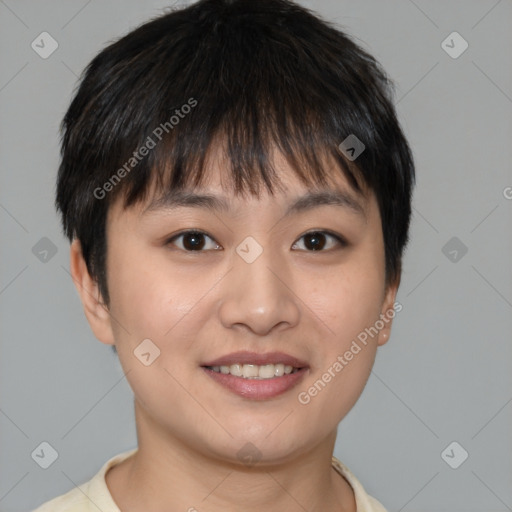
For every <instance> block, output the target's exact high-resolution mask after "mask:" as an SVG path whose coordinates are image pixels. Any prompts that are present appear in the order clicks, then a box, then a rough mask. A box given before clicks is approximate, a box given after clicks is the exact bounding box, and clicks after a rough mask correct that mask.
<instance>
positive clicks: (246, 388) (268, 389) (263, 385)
mask: <svg viewBox="0 0 512 512" xmlns="http://www.w3.org/2000/svg"><path fill="white" fill-rule="evenodd" d="M202 368H203V370H204V371H205V372H206V374H207V375H209V376H210V377H211V378H212V379H213V380H215V381H216V382H218V383H219V384H221V385H222V386H224V387H226V388H228V389H229V390H230V391H232V392H233V393H236V394H237V395H240V396H242V397H244V398H250V399H252V400H265V399H267V398H273V397H275V396H278V395H281V394H283V393H285V392H286V391H288V390H290V389H292V388H293V387H295V386H296V385H297V384H298V383H299V382H300V381H301V380H302V379H303V378H304V376H305V375H306V373H307V371H308V368H301V369H300V370H299V371H298V372H296V373H288V374H286V375H283V376H282V377H274V378H272V379H245V378H244V377H235V376H234V375H231V374H229V373H227V374H226V373H219V372H214V371H213V370H210V369H208V368H205V367H204V366H203V367H202Z"/></svg>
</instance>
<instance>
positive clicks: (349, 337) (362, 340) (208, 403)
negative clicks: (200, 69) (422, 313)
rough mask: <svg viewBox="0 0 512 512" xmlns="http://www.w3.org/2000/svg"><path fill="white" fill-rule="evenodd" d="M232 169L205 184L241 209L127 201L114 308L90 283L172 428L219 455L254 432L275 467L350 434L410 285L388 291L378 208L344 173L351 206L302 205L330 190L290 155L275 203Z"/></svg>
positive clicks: (144, 399)
mask: <svg viewBox="0 0 512 512" xmlns="http://www.w3.org/2000/svg"><path fill="white" fill-rule="evenodd" d="M221 169H222V167H221V166H220V165H217V166H215V165H214V166H212V168H211V169H210V173H209V179H208V182H207V184H206V185H205V186H202V187H201V188H199V189H195V190H193V192H194V193H195V194H208V195H215V196H218V197H219V198H224V199H225V201H226V202H227V205H226V208H227V209H207V208H205V206H204V204H205V202H204V201H203V203H202V204H203V206H197V205H194V206H191V205H181V206H176V205H171V204H168V205H165V204H164V203H162V204H160V205H156V206H155V208H148V205H149V204H148V203H149V202H148V203H145V204H139V205H137V206H135V207H133V208H130V209H128V210H123V209H122V208H121V204H120V203H119V202H117V203H115V204H114V205H113V206H112V208H111V210H110V211H109V216H108V219H107V241H108V242H107V243H108V250H107V269H108V271H107V274H108V280H107V282H108V289H109V291H110V301H111V302H110V308H109V310H110V314H107V313H106V312H105V310H104V309H102V308H97V306H95V305H94V304H92V303H91V294H90V293H88V294H85V293H83V292H82V296H83V300H84V304H85V305H86V314H87V317H88V319H89V322H90V324H91V327H92V328H93V330H94V332H95V334H96V336H97V337H98V339H100V340H101V341H102V342H104V343H110V344H112V343H115V345H116V348H117V351H118V355H119V359H120V362H121V365H122V367H123V370H124V372H125V374H126V376H127V380H128V381H129V384H130V386H131V388H132V389H133V392H134V395H135V399H136V401H137V403H138V406H139V407H140V410H141V411H142V412H141V413H142V414H144V415H145V416H146V417H147V418H148V419H150V420H151V424H153V425H155V426H157V428H158V429H159V431H160V432H164V433H165V435H166V436H171V437H172V438H173V439H175V440H178V441H179V442H180V443H184V444H186V445H187V446H189V447H193V449H194V450H197V451H199V452H201V453H202V454H204V455H206V456H208V457H213V458H217V459H222V460H231V461H234V462H236V461H237V460H241V456H243V455H244V450H250V449H249V448H248V445H247V443H252V445H254V447H255V448H251V449H252V450H257V453H258V456H259V457H261V458H262V459H263V460H264V461H267V462H268V463H277V462H282V461H286V460H288V459H289V460H292V458H293V457H297V456H298V455H300V454H302V453H305V452H306V451H308V450H310V449H311V448H312V447H314V446H315V445H317V444H318V443H319V442H320V441H321V440H322V439H326V438H327V437H328V436H330V435H331V434H332V433H333V432H334V431H335V430H336V428H337V425H338V423H339V422H340V421H341V419H342V418H343V417H344V416H345V415H346V414H347V413H348V411H349V410H350V409H351V408H352V406H353V405H354V403H355V402H356V400H357V399H358V397H359V396H360V394H361V392H362V390H363V388H364V386H365V384H366V381H367V379H368V376H369V374H370V371H371V368H372V365H373V362H374V357H375V353H376V349H377V347H378V345H381V344H383V343H384V342H385V341H387V339H388V337H389V333H390V327H391V318H392V317H393V316H394V314H390V311H393V304H394V300H395V294H396V287H388V288H386V287H385V274H384V270H385V267H384V262H385V258H384V243H383V235H382V228H381V220H380V215H379V210H378V206H377V202H376V199H375V197H374V195H373V194H371V195H369V196H367V197H366V198H363V197H362V196H359V195H358V194H357V193H356V191H354V190H353V189H352V188H351V187H350V186H349V184H348V182H347V180H346V179H345V178H344V176H343V175H342V173H341V172H339V173H337V174H336V175H335V176H334V177H333V182H332V186H330V187H329V189H328V191H329V192H332V193H333V192H334V193H336V192H338V193H340V195H341V199H339V201H338V203H337V204H334V203H335V202H333V201H331V202H330V203H329V202H325V196H323V197H324V201H323V202H322V201H321V200H320V201H317V202H315V201H312V200H310V201H302V202H300V203H298V205H297V206H298V207H296V208H293V209H291V208H290V206H291V205H293V204H294V203H296V202H297V200H298V199H299V198H301V197H302V196H304V195H306V194H308V193H312V192H318V190H316V189H312V188H307V187H304V185H302V184H301V182H300V181H299V180H298V179H297V178H296V177H295V176H294V174H293V172H292V170H291V169H290V167H289V166H288V164H287V163H286V161H285V160H284V159H282V158H279V157H277V158H276V169H280V170H282V175H281V183H282V184H283V190H282V191H278V192H276V194H275V195H274V196H271V195H268V194H267V193H266V191H263V192H262V195H261V197H260V199H257V198H253V197H251V196H249V198H245V199H242V198H237V197H235V196H234V195H233V194H232V192H231V191H230V190H229V188H227V187H225V186H224V183H225V182H224V181H223V179H225V177H224V176H223V175H222V173H221ZM357 204H358V205H359V206H356V205H357ZM301 206H302V207H301ZM186 230H192V231H193V233H192V234H190V233H188V234H187V233H183V232H184V231H186ZM74 250H76V246H74V247H72V269H73V272H74V275H75V276H79V270H78V269H79V268H80V265H81V263H80V262H79V261H80V260H79V253H78V252H76V251H75V253H73V251H74ZM73 254H74V256H73ZM82 265H83V262H82ZM82 268H83V267H82ZM82 282H83V281H82ZM79 291H80V290H79ZM87 301H89V303H88V304H86V302H87ZM371 328H373V330H371ZM365 329H367V330H366V331H365ZM368 329H370V330H369V331H368ZM376 330H377V331H378V333H377V334H375V331H376ZM369 332H371V333H372V334H371V335H370V334H368V333H369ZM365 334H366V335H365ZM143 340H146V341H143ZM241 351H244V352H246V353H245V354H238V355H234V356H232V357H231V356H230V355H231V354H233V353H235V352H241ZM272 353H274V354H272ZM275 353H280V354H275ZM223 358H224V360H222V359H223ZM258 362H259V363H260V365H259V366H257V365H255V363H258ZM242 363H245V364H244V366H239V364H242ZM251 363H252V364H251ZM231 365H233V366H231ZM271 365H272V366H271ZM214 366H220V367H221V368H217V369H216V368H213V369H211V368H207V367H214ZM222 366H224V367H225V368H222ZM290 366H292V367H294V369H293V370H292V373H288V372H289V371H290V368H289V367H290ZM287 367H288V368H287ZM226 368H229V372H230V373H229V374H227V373H223V372H226V371H227V370H226ZM216 370H218V371H216ZM240 372H241V373H242V376H237V374H239V373H240ZM244 372H245V373H244ZM233 374H234V375H233ZM243 375H245V376H246V377H250V376H256V375H258V376H260V377H263V378H259V379H254V378H246V377H244V376H243ZM271 375H273V377H271ZM155 428H156V427H155Z"/></svg>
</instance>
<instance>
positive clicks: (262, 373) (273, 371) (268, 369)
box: [209, 363, 299, 379]
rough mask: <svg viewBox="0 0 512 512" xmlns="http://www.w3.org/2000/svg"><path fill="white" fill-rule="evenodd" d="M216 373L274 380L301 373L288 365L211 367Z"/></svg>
mask: <svg viewBox="0 0 512 512" xmlns="http://www.w3.org/2000/svg"><path fill="white" fill-rule="evenodd" d="M209 368H210V369H212V370H213V371H214V372H219V373H225V374H228V373H230V374H231V375H234V376H235V377H244V378H245V379H272V378H273V377H282V376H283V375H285V374H288V373H295V372H297V371H299V369H298V368H294V367H293V366H290V365H288V364H286V365H285V364H281V363H279V364H265V365H262V366H258V365H257V364H232V365H231V366H210V367H209Z"/></svg>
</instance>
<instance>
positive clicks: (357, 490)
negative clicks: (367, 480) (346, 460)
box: [332, 456, 387, 512]
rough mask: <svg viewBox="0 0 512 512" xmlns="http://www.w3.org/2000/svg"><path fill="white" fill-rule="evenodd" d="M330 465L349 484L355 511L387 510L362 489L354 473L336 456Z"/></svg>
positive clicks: (380, 511)
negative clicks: (352, 493) (354, 502)
mask: <svg viewBox="0 0 512 512" xmlns="http://www.w3.org/2000/svg"><path fill="white" fill-rule="evenodd" d="M332 465H333V467H334V469H336V471H337V472H338V473H339V474H340V475H342V476H343V477H344V478H345V479H346V480H347V482H348V483H349V484H350V486H351V487H352V489H353V491H354V496H355V500H356V505H357V512H387V511H386V509H385V508H384V506H383V505H382V503H380V502H379V501H378V500H376V499H375V498H374V497H372V496H370V495H369V494H368V493H367V492H366V491H365V489H364V487H363V485H362V484H361V482H360V481H359V480H358V479H357V478H356V477H355V475H354V474H353V473H352V471H350V469H348V468H347V466H345V465H344V464H343V463H342V462H340V461H339V460H338V459H337V458H336V457H334V456H333V457H332Z"/></svg>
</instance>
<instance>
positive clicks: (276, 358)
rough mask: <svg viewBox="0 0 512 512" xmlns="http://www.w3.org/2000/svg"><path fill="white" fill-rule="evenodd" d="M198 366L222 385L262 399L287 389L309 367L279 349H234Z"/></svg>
mask: <svg viewBox="0 0 512 512" xmlns="http://www.w3.org/2000/svg"><path fill="white" fill-rule="evenodd" d="M201 367H202V368H203V370H204V371H205V372H206V374H207V375H209V376H210V377H211V378H212V379H213V380H214V381H216V382H217V383H219V384H221V385H222V386H223V387H225V388H227V389H228V390H230V391H231V392H233V393H235V394H237V395H239V396H242V397H244V398H250V399H253V400H265V399H268V398H273V397H276V396H278V395H281V394H283V393H285V392H286V391H289V390H290V389H291V388H293V387H295V386H296V385H297V384H298V383H299V382H300V381H301V380H302V379H303V378H304V376H305V375H306V373H307V372H308V370H309V366H308V365H307V363H305V362H304V361H301V360H299V359H297V358H295V357H292V356H290V355H288V354H284V353H282V352H271V353H266V354H257V353H254V352H246V351H243V352H236V353H233V354H229V355H227V356H224V357H221V358H218V359H215V360H214V361H209V362H207V363H206V364H203V365H201Z"/></svg>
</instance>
